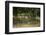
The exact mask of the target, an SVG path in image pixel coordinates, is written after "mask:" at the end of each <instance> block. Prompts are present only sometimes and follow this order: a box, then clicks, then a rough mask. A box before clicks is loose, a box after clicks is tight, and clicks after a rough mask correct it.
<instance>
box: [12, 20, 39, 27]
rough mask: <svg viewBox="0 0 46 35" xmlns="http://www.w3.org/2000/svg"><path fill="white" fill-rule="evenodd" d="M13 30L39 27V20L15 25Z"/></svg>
mask: <svg viewBox="0 0 46 35" xmlns="http://www.w3.org/2000/svg"><path fill="white" fill-rule="evenodd" d="M13 27H14V28H15V27H16V28H19V27H20V28H22V27H40V20H33V21H30V22H27V23H16V24H14V26H13Z"/></svg>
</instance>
